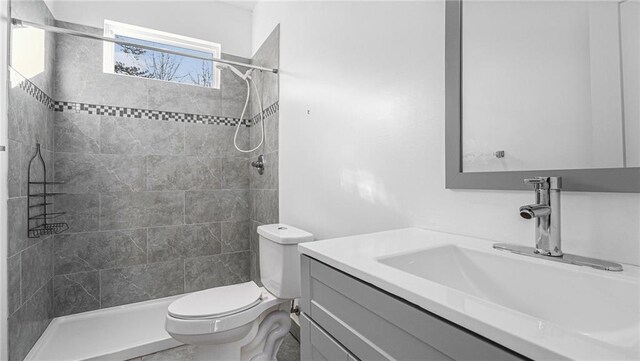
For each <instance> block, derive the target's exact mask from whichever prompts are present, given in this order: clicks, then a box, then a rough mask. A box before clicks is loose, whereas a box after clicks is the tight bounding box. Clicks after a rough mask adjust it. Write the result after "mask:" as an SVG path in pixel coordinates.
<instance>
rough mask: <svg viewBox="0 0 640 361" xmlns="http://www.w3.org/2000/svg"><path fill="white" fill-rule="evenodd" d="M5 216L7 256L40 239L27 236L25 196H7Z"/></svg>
mask: <svg viewBox="0 0 640 361" xmlns="http://www.w3.org/2000/svg"><path fill="white" fill-rule="evenodd" d="M7 216H8V217H7V218H8V220H7V229H8V246H9V252H8V255H9V256H13V255H14V254H16V253H18V252H21V251H22V250H24V249H26V248H28V247H29V246H32V245H34V244H36V243H38V242H39V241H40V240H38V239H31V238H27V197H20V198H9V200H7Z"/></svg>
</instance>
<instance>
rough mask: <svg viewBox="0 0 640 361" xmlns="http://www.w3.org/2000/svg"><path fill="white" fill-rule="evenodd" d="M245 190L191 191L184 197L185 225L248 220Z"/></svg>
mask: <svg viewBox="0 0 640 361" xmlns="http://www.w3.org/2000/svg"><path fill="white" fill-rule="evenodd" d="M247 193H248V192H247V190H246V189H237V190H236V189H229V190H228V189H222V190H215V191H191V192H186V195H185V205H186V207H185V218H184V220H185V223H186V224H193V223H207V222H221V221H244V220H247V219H249V203H248V198H247Z"/></svg>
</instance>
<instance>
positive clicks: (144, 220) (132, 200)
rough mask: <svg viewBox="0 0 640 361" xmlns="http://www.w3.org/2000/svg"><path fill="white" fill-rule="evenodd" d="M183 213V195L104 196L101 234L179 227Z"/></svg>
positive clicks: (178, 193) (102, 198) (143, 193)
mask: <svg viewBox="0 0 640 361" xmlns="http://www.w3.org/2000/svg"><path fill="white" fill-rule="evenodd" d="M184 209H185V196H184V193H183V192H133V193H130V192H124V193H122V192H121V193H103V194H100V226H101V229H102V230H116V229H132V228H142V227H159V226H171V225H180V224H182V223H183V221H184ZM198 223H204V222H198Z"/></svg>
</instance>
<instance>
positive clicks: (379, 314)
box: [300, 255, 527, 361]
mask: <svg viewBox="0 0 640 361" xmlns="http://www.w3.org/2000/svg"><path fill="white" fill-rule="evenodd" d="M301 271H302V299H301V302H300V309H301V311H302V314H301V318H300V320H301V330H300V344H301V358H302V360H303V361H309V360H313V361H318V360H329V361H334V360H345V361H352V360H491V361H499V360H526V359H527V358H525V357H523V356H521V355H519V354H517V353H515V352H513V351H511V350H508V349H505V348H503V347H501V346H500V345H497V344H496V343H494V342H491V341H489V340H487V339H485V338H483V337H481V336H479V335H477V334H474V333H472V332H470V331H468V330H466V329H464V328H462V327H460V326H457V325H455V324H453V323H451V322H448V321H446V320H444V319H442V318H440V317H438V316H436V315H434V314H431V313H429V312H427V311H425V310H424V309H421V308H419V307H416V306H414V305H412V304H410V303H408V302H406V301H404V300H402V299H399V298H397V297H395V296H393V295H391V294H389V293H387V292H385V291H382V290H380V289H378V288H376V287H375V286H372V285H370V284H367V283H365V282H363V281H360V280H358V279H357V278H354V277H352V276H350V275H348V274H346V273H343V272H341V271H339V270H336V269H334V268H332V267H330V266H328V265H326V264H324V263H322V262H319V261H317V260H315V259H313V258H310V257H308V256H306V255H302V259H301Z"/></svg>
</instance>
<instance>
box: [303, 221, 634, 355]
mask: <svg viewBox="0 0 640 361" xmlns="http://www.w3.org/2000/svg"><path fill="white" fill-rule="evenodd" d="M493 243H495V242H493V241H489V240H485V239H480V238H474V237H467V236H460V235H455V234H449V233H442V232H436V231H430V230H424V229H420V228H406V229H399V230H394V231H387V232H380V233H372V234H364V235H358V236H351V237H343V238H335V239H329V240H323V241H316V242H309V243H304V244H300V245H299V246H298V249H299V250H300V252H301V253H303V254H306V255H308V256H310V257H312V258H315V259H317V260H319V261H321V262H323V263H326V264H328V265H330V266H332V267H334V268H336V269H338V270H341V271H343V272H345V273H347V274H350V275H352V276H354V277H356V278H359V279H361V280H363V281H365V282H368V283H370V284H372V285H375V286H376V287H379V288H380V289H383V290H385V291H387V292H389V293H391V294H394V295H396V296H398V297H401V298H403V299H405V300H407V301H408V302H410V303H413V304H415V305H417V306H419V307H421V308H423V309H425V310H427V311H429V312H432V313H434V314H436V315H438V316H441V317H443V318H445V319H447V320H449V321H451V322H454V323H456V324H458V325H460V326H462V327H464V328H466V329H468V330H471V331H473V332H476V333H477V334H480V335H482V336H484V337H486V338H488V339H490V340H493V341H494V342H496V343H498V344H501V345H503V346H504V347H507V348H509V349H511V350H513V351H515V352H518V353H520V354H522V355H524V356H527V357H529V358H532V359H536V360H540V359H579V360H617V359H619V360H633V359H639V358H640V346H639V345H638V342H640V341H638V340H635V342H634V341H631V344H629V342H628V340H627V341H625V342H626V343H625V342H612V343H606V342H605V343H603V342H594V339H593V338H592V337H589V334H586V333H581V332H577V331H575V330H571V329H567V328H563V327H561V326H559V325H557V324H555V323H553V322H552V320H543V319H538V318H536V317H532V316H530V315H527V314H524V313H521V312H517V311H514V310H512V309H509V308H507V307H504V306H501V305H499V304H496V303H493V302H490V301H487V300H485V299H482V298H479V297H476V296H473V295H470V294H466V293H464V292H461V291H458V290H456V289H453V288H449V287H447V286H444V285H442V284H439V283H436V282H433V281H429V280H427V279H425V278H421V277H418V276H414V275H412V274H410V273H407V272H403V271H401V270H399V269H396V268H393V267H390V266H387V265H385V264H383V263H380V262H378V259H379V258H383V257H388V256H390V255H396V254H405V253H409V252H413V251H416V250H422V249H428V248H433V247H438V246H444V245H456V246H461V247H465V248H467V249H475V250H481V251H483V252H500V255H502V256H504V257H512V258H514V259H517V260H518V261H522V262H542V263H544V264H545V265H548V266H550V267H556V268H557V269H558V271H559V272H562V271H563V270H564V271H567V270H569V271H571V272H575V271H576V269H577V270H579V272H580V273H585V274H587V275H588V274H593V275H597V276H602V275H603V272H604V273H606V277H613V278H620V279H623V280H625V281H626V282H628V281H631V282H632V284H635V282H638V280H639V279H640V272H639V268H638V267H635V266H629V265H624V271H622V272H606V271H601V270H595V269H591V268H588V267H578V266H574V265H567V264H562V263H558V262H551V261H546V260H539V259H536V258H532V257H525V256H521V255H515V254H511V253H509V252H504V251H497V250H494V249H493V248H492V246H493ZM567 267H568V268H567ZM443 272H446V270H443ZM639 284H640V283H639ZM570 286H571V285H567V287H570ZM595 312H597V310H596V311H595ZM638 312H639V313H640V305H639V311H638ZM584 317H589V314H588V313H587V314H584Z"/></svg>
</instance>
